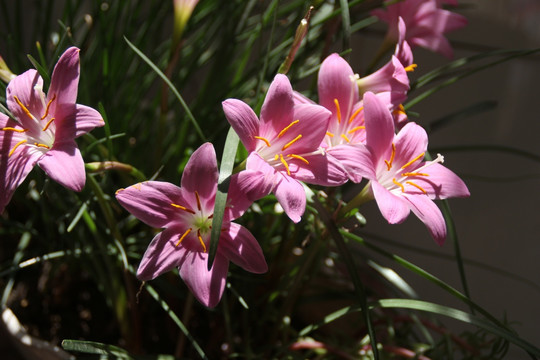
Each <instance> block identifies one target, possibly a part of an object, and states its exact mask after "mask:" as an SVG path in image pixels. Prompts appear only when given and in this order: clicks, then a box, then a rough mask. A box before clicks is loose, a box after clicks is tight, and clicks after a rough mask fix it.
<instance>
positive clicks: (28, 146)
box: [0, 47, 104, 212]
mask: <svg viewBox="0 0 540 360" xmlns="http://www.w3.org/2000/svg"><path fill="white" fill-rule="evenodd" d="M78 83H79V49H77V48H75V47H72V48H69V49H67V50H66V51H65V52H64V54H62V56H61V57H60V59H59V60H58V63H57V64H56V66H55V68H54V71H53V74H52V79H51V85H50V87H49V91H48V93H47V95H45V93H43V79H42V78H41V77H40V76H39V74H38V72H37V71H36V70H28V71H26V72H24V73H23V74H21V75H19V76H17V77H15V78H14V79H12V80H11V81H10V82H9V84H8V87H7V91H6V99H7V105H8V108H9V110H10V111H11V113H12V114H13V116H14V117H15V118H16V119H17V120H18V122H15V121H13V120H12V119H10V118H8V117H7V116H5V115H3V114H0V212H1V211H3V210H4V208H5V206H6V205H7V203H8V202H9V201H10V199H11V197H12V196H13V193H14V192H15V189H16V188H17V187H18V186H19V185H20V184H21V183H22V182H23V180H24V179H25V178H26V176H27V175H28V173H29V172H30V170H32V168H33V167H34V165H35V164H36V163H37V164H38V165H39V166H40V167H41V168H42V169H43V170H44V171H45V172H46V173H47V175H48V176H49V177H51V178H52V179H53V180H55V181H57V182H58V183H60V184H61V185H63V186H65V187H66V188H68V189H71V190H74V191H81V190H82V188H83V187H84V184H85V181H86V174H85V171H84V162H83V159H82V156H81V153H80V151H79V149H78V147H77V144H76V143H75V138H76V137H78V136H80V135H82V134H85V133H87V132H88V131H90V130H92V129H93V128H94V127H96V126H103V125H104V121H103V119H102V118H101V115H100V114H99V113H98V112H97V111H96V110H94V109H92V108H90V107H87V106H84V105H80V104H76V103H75V101H76V99H77V87H78Z"/></svg>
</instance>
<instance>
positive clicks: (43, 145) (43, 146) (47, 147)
mask: <svg viewBox="0 0 540 360" xmlns="http://www.w3.org/2000/svg"><path fill="white" fill-rule="evenodd" d="M34 145H35V146H37V147H42V148H45V149H50V148H51V147H50V146H49V145H45V144H41V143H37V142H35V143H34Z"/></svg>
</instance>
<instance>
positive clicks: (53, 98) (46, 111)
mask: <svg viewBox="0 0 540 360" xmlns="http://www.w3.org/2000/svg"><path fill="white" fill-rule="evenodd" d="M55 99H56V94H54V95H53V97H52V99H51V100H49V102H48V103H47V107H46V108H45V114H44V115H43V116H42V117H41V120H43V119H45V118H46V117H47V115H49V108H50V107H51V104H52V102H53V101H54V100H55Z"/></svg>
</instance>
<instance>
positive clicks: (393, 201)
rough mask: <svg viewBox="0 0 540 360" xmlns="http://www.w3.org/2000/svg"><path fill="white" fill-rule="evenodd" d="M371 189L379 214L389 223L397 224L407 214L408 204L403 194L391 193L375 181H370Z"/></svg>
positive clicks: (408, 210)
mask: <svg viewBox="0 0 540 360" xmlns="http://www.w3.org/2000/svg"><path fill="white" fill-rule="evenodd" d="M371 189H372V190H373V195H374V196H375V200H376V201H377V206H378V207H379V210H380V211H381V214H382V215H383V217H384V218H385V219H386V220H387V221H388V222H389V223H390V224H399V223H401V222H403V220H405V219H406V218H407V216H409V213H410V209H409V205H408V203H407V202H406V201H405V200H404V199H403V196H397V195H394V194H392V193H391V192H390V191H388V190H387V189H386V188H385V187H383V186H382V185H380V184H379V183H378V182H375V181H372V182H371Z"/></svg>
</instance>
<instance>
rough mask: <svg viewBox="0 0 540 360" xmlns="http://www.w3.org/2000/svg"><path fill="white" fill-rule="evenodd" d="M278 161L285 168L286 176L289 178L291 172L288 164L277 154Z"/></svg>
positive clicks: (281, 155)
mask: <svg viewBox="0 0 540 360" xmlns="http://www.w3.org/2000/svg"><path fill="white" fill-rule="evenodd" d="M279 160H280V161H281V163H282V164H283V166H285V169H287V175H289V176H291V171H290V170H289V164H287V162H286V161H285V159H284V158H283V154H279Z"/></svg>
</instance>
